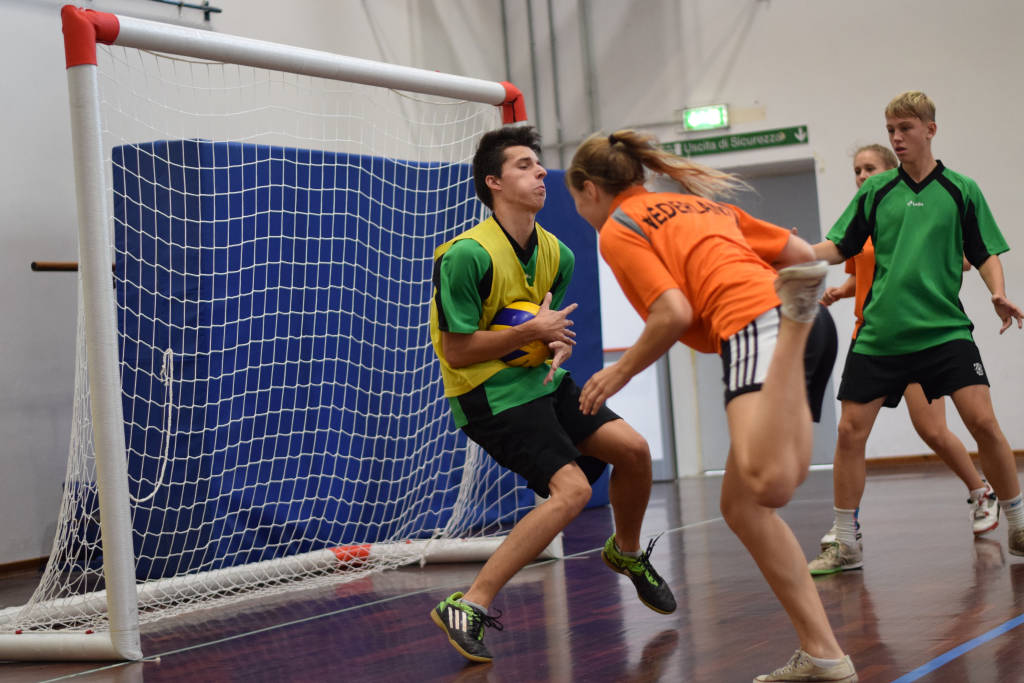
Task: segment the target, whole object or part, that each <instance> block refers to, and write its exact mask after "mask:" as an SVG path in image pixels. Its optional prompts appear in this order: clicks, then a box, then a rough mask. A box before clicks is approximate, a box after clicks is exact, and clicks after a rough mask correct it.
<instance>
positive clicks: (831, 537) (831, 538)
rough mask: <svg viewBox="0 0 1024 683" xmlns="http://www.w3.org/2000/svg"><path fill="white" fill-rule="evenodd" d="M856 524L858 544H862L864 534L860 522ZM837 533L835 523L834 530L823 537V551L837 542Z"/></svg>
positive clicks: (821, 542) (821, 544)
mask: <svg viewBox="0 0 1024 683" xmlns="http://www.w3.org/2000/svg"><path fill="white" fill-rule="evenodd" d="M856 524H857V526H856V527H855V528H856V529H857V543H860V542H861V541H863V540H864V534H862V533H861V532H860V522H857V523H856ZM836 533H837V532H836V525H835V524H834V523H833V524H832V528H831V529H829V530H828V531H826V532H825V535H824V536H822V537H821V541H820V543H819V545H820V546H821V549H822V550H824V549H825V548H827V547H829V546H830V545H832V544H833V543H835V542H836Z"/></svg>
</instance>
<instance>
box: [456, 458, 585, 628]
mask: <svg viewBox="0 0 1024 683" xmlns="http://www.w3.org/2000/svg"><path fill="white" fill-rule="evenodd" d="M548 487H549V488H550V489H551V497H550V498H548V499H547V500H546V501H545V502H543V503H541V504H540V505H538V506H537V507H535V508H534V509H533V510H531V511H530V512H529V513H528V514H527V515H526V516H525V517H523V518H522V519H521V520H519V522H518V523H517V524H516V525H515V526H514V527H513V528H512V531H511V532H509V535H508V538H506V539H505V541H504V542H503V543H502V544H501V545H500V546H498V549H497V550H495V551H494V554H493V555H491V557H490V558H489V559H488V560H487V562H486V563H485V564H484V566H483V568H482V569H481V570H480V573H479V574H477V576H476V579H474V580H473V585H472V586H470V587H469V590H468V591H466V593H465V595H464V596H463V597H464V598H465V599H466V600H468V601H470V602H474V603H476V604H478V605H480V606H482V607H485V608H487V607H490V605H491V602H492V601H493V600H494V596H495V595H497V594H498V591H499V590H501V587H502V586H504V585H505V584H506V583H508V580H509V579H511V578H512V577H513V576H514V575H515V573H516V572H518V571H519V570H520V569H522V568H523V567H525V566H526V565H527V564H528V563H530V562H532V561H533V560H535V559H536V558H537V555H538V554H540V551H541V550H543V549H544V548H546V547H547V545H548V544H549V543H550V542H551V540H552V539H553V538H554V537H555V536H557V535H558V532H560V531H562V530H563V529H564V528H565V527H566V526H567V525H568V524H569V522H571V521H572V520H573V519H574V518H575V517H576V515H578V514H579V513H580V511H581V510H583V506H585V505H586V504H587V501H588V500H589V499H590V484H589V483H588V482H587V477H586V476H585V475H584V474H583V470H581V469H580V468H579V466H578V465H577V464H576V463H570V464H568V465H566V466H565V467H563V468H562V469H560V470H558V471H557V472H555V476H553V477H551V481H550V482H549V483H548Z"/></svg>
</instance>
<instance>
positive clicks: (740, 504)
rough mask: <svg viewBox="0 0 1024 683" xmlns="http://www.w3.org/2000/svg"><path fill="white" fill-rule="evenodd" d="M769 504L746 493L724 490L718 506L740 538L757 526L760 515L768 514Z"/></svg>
mask: <svg viewBox="0 0 1024 683" xmlns="http://www.w3.org/2000/svg"><path fill="white" fill-rule="evenodd" d="M766 507H767V506H762V505H760V504H759V503H758V502H757V501H756V500H754V498H753V497H751V496H749V495H746V494H742V495H741V494H739V493H737V492H734V493H731V494H729V493H726V492H725V491H722V498H721V499H720V500H719V503H718V508H719V510H720V511H721V513H722V519H724V520H725V523H726V525H727V526H728V527H729V529H730V530H731V531H732V532H733V533H734V534H736V536H738V537H739V538H741V539H742V538H744V537H745V536H746V534H747V532H748V530H750V529H752V528H754V527H756V525H757V518H758V516H759V515H763V514H766V513H767V512H769V510H767V509H766Z"/></svg>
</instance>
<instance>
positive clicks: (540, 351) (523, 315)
mask: <svg viewBox="0 0 1024 683" xmlns="http://www.w3.org/2000/svg"><path fill="white" fill-rule="evenodd" d="M539 310H540V306H538V305H537V304H535V303H533V302H532V301H513V302H512V303H510V304H509V305H508V306H506V307H505V308H503V309H501V310H500V311H498V312H497V313H496V314H495V316H494V319H492V320H491V325H490V327H488V328H487V329H489V330H504V329H508V328H509V327H515V326H516V325H521V324H523V323H525V322H526V321H527V320H530V319H531V318H532V317H533V316H535V315H537V312H538V311H539ZM550 355H551V352H550V350H549V349H548V345H547V344H545V343H544V342H542V341H541V340H539V339H535V340H533V341H532V342H528V343H526V344H523V345H522V346H520V347H519V348H518V349H516V350H515V351H513V352H512V353H509V354H507V355H505V356H502V358H501V360H503V361H504V362H505V363H507V364H509V365H513V366H515V367H520V368H534V367H537V366H538V365H540V364H541V363H543V362H544V361H545V360H547V359H548V357H549V356H550Z"/></svg>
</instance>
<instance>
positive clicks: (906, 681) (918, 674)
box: [892, 614, 1024, 683]
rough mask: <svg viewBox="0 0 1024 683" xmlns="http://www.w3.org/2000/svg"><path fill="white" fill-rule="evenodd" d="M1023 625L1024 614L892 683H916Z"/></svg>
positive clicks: (945, 653)
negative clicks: (912, 682) (961, 656)
mask: <svg viewBox="0 0 1024 683" xmlns="http://www.w3.org/2000/svg"><path fill="white" fill-rule="evenodd" d="M1021 624H1024V614H1021V615H1020V616H1017V617H1014V618H1013V619H1010V620H1009V621H1007V622H1005V623H1003V624H1000V625H999V626H996V627H995V628H994V629H992V630H991V631H989V632H988V633H983V634H981V635H980V636H978V637H977V638H974V639H972V640H968V641H967V642H966V643H964V644H963V645H958V646H957V647H954V648H953V649H952V650H949V651H948V652H944V653H943V654H941V655H939V656H938V657H936V658H935V659H933V660H932V661H930V662H926V663H925V664H922V665H921V666H919V667H917V668H916V669H914V670H913V671H911V672H910V673H906V674H903V675H902V676H900V677H899V678H897V679H896V680H894V681H893V682H892V683H910V682H911V681H916V680H918V679H920V678H922V677H924V676H927V675H928V674H930V673H931V672H933V671H935V670H936V669H938V668H939V667H941V666H943V665H945V664H948V663H949V662H951V661H953V660H954V659H956V658H957V657H959V656H960V655H963V654H966V653H968V652H970V651H971V650H973V649H974V648H976V647H978V646H979V645H981V644H983V643H987V642H988V641H990V640H992V639H993V638H997V637H998V636H1001V635H1003V634H1004V633H1006V632H1007V631H1010V630H1013V629H1015V628H1017V627H1018V626H1020V625H1021Z"/></svg>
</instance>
